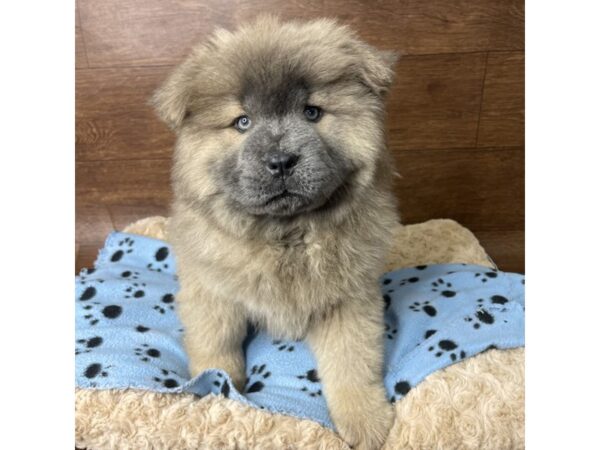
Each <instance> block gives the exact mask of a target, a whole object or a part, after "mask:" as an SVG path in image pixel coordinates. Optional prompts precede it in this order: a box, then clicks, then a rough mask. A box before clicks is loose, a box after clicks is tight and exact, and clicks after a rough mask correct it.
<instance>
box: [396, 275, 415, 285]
mask: <svg viewBox="0 0 600 450" xmlns="http://www.w3.org/2000/svg"><path fill="white" fill-rule="evenodd" d="M417 281H419V277H410V278H404V279H403V280H400V284H399V286H404V285H405V284H408V283H416V282H417Z"/></svg>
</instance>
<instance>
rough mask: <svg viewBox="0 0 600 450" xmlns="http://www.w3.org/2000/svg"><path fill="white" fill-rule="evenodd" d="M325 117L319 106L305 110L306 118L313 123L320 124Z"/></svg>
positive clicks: (308, 107) (307, 107)
mask: <svg viewBox="0 0 600 450" xmlns="http://www.w3.org/2000/svg"><path fill="white" fill-rule="evenodd" d="M322 115H323V111H322V110H321V108H319V107H318V106H306V107H305V108H304V117H306V118H307V119H308V120H310V121H311V122H318V120H319V119H320V118H321V116H322Z"/></svg>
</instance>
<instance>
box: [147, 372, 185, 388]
mask: <svg viewBox="0 0 600 450" xmlns="http://www.w3.org/2000/svg"><path fill="white" fill-rule="evenodd" d="M160 371H161V373H162V375H163V377H167V378H163V377H154V378H153V380H154V381H156V382H157V383H160V384H162V385H163V386H164V387H166V388H168V389H174V388H176V387H179V382H178V381H177V380H176V379H174V378H170V377H169V374H175V375H177V373H176V372H174V371H172V370H167V369H160Z"/></svg>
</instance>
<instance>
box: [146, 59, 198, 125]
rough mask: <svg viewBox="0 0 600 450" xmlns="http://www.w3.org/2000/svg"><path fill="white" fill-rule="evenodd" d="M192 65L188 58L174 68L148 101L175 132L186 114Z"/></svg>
mask: <svg viewBox="0 0 600 450" xmlns="http://www.w3.org/2000/svg"><path fill="white" fill-rule="evenodd" d="M192 65H193V64H192V61H191V58H190V59H188V60H186V61H184V62H183V63H182V64H180V65H179V66H178V67H176V68H175V70H174V71H173V72H172V73H171V74H170V75H169V77H168V78H167V79H166V81H165V82H164V83H163V84H162V86H161V87H159V88H158V89H157V90H156V92H154V95H153V96H152V98H151V99H150V104H151V105H152V106H153V107H154V109H155V110H156V112H157V114H158V116H159V117H160V118H161V119H162V120H163V121H164V122H165V123H166V124H167V125H168V126H169V128H171V129H172V130H177V129H178V128H179V127H180V126H181V124H182V123H183V119H184V118H185V117H186V115H187V114H188V106H189V104H190V101H191V97H192V86H193V83H192V75H193V67H192Z"/></svg>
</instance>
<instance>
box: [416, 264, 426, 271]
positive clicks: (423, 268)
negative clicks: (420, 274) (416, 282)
mask: <svg viewBox="0 0 600 450" xmlns="http://www.w3.org/2000/svg"><path fill="white" fill-rule="evenodd" d="M427 267H429V266H427V265H426V264H424V265H421V266H416V267H415V269H417V270H425V269H427Z"/></svg>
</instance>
